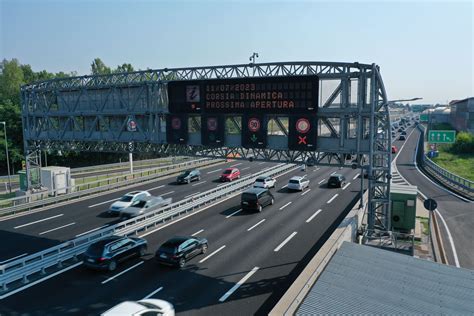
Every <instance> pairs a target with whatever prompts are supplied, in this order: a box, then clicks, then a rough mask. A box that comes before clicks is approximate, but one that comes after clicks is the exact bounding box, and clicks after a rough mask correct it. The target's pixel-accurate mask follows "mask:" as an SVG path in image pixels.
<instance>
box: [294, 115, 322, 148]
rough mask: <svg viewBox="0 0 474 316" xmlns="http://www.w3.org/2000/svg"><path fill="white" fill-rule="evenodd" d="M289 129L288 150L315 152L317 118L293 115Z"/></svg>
mask: <svg viewBox="0 0 474 316" xmlns="http://www.w3.org/2000/svg"><path fill="white" fill-rule="evenodd" d="M288 127H289V129H288V149H290V150H315V148H316V130H317V129H316V118H315V117H312V116H309V115H292V116H290V120H289V126H288Z"/></svg>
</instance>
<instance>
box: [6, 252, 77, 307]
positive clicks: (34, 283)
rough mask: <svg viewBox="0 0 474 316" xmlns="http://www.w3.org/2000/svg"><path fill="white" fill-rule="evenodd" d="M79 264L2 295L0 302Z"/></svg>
mask: <svg viewBox="0 0 474 316" xmlns="http://www.w3.org/2000/svg"><path fill="white" fill-rule="evenodd" d="M81 264H82V261H81V262H78V263H76V264H73V265H72V266H70V267H67V268H66V269H63V270H61V271H57V272H54V273H53V274H51V275H48V276H46V277H44V278H41V279H39V280H36V281H34V282H31V283H28V284H27V285H25V286H22V287H20V288H19V289H16V290H14V291H11V292H8V293H7V294H4V295H2V296H0V300H3V299H4V298H7V297H9V296H11V295H13V294H16V293H18V292H21V291H23V290H26V289H27V288H29V287H32V286H35V285H36V284H38V283H41V282H43V281H46V280H48V279H51V278H53V277H55V276H57V275H58V274H61V273H63V272H66V271H68V270H71V269H73V268H75V267H77V266H80V265H81Z"/></svg>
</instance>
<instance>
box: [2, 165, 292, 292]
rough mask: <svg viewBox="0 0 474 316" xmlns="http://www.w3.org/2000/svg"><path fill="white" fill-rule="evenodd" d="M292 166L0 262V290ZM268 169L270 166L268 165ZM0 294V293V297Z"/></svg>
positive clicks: (251, 176)
mask: <svg viewBox="0 0 474 316" xmlns="http://www.w3.org/2000/svg"><path fill="white" fill-rule="evenodd" d="M294 168H295V165H294V164H280V165H278V166H276V167H272V168H271V170H268V169H265V170H262V171H260V172H257V173H255V174H252V175H250V176H247V177H245V178H242V179H240V180H237V181H234V182H231V183H229V184H226V185H223V186H218V187H216V188H214V189H211V190H208V191H206V192H203V193H201V194H197V195H195V196H193V197H190V198H187V199H183V200H181V201H179V202H176V203H173V204H171V205H169V206H166V207H162V208H157V209H153V210H151V211H150V212H148V213H147V214H144V215H141V216H138V217H135V218H132V219H129V220H127V221H124V222H121V223H119V224H116V225H112V226H110V227H107V228H104V229H101V230H97V231H95V232H91V233H89V234H87V235H84V236H81V237H78V238H75V239H73V240H70V241H67V242H64V243H62V244H60V245H57V246H55V247H52V248H49V249H46V250H44V251H41V252H37V253H35V254H32V255H29V256H26V257H23V258H20V259H16V260H15V261H11V262H8V263H5V264H3V265H1V266H0V287H1V291H3V292H7V291H8V290H9V288H8V286H9V284H12V283H13V282H16V281H21V282H20V285H22V284H24V283H28V282H29V281H30V280H29V278H31V277H32V276H33V275H36V274H39V276H40V277H41V276H43V275H45V274H47V273H48V271H47V269H48V268H51V267H53V266H54V267H62V265H63V264H64V263H66V261H70V260H73V261H78V260H79V256H80V255H81V254H82V253H83V252H84V251H85V250H86V249H87V247H88V246H89V245H90V244H91V243H93V242H95V241H97V240H99V239H100V238H103V237H104V236H109V235H122V236H125V235H137V234H138V233H140V232H143V231H145V230H148V229H152V228H154V227H156V226H157V225H158V224H161V223H163V222H165V221H168V220H171V219H173V218H174V217H176V216H179V215H181V214H183V213H187V212H190V211H192V210H194V209H196V208H199V207H201V206H204V205H206V204H209V203H211V202H213V201H216V200H217V199H219V198H222V197H225V196H228V195H231V194H234V193H235V192H240V191H241V190H242V189H244V188H246V187H248V186H250V185H252V184H253V183H254V181H255V177H257V176H259V175H263V174H266V175H270V176H275V175H279V174H282V173H285V172H288V171H290V170H292V169H294ZM269 169H270V168H269ZM1 298H2V297H1V296H0V299H1Z"/></svg>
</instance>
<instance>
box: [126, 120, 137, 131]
mask: <svg viewBox="0 0 474 316" xmlns="http://www.w3.org/2000/svg"><path fill="white" fill-rule="evenodd" d="M127 130H128V131H129V132H135V131H136V130H137V123H136V122H135V121H134V120H129V121H128V123H127Z"/></svg>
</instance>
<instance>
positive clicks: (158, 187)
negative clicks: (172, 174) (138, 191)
mask: <svg viewBox="0 0 474 316" xmlns="http://www.w3.org/2000/svg"><path fill="white" fill-rule="evenodd" d="M164 186H165V185H164V184H163V185H159V186H157V187H154V188H151V189H148V190H147V191H153V190H156V189H161V188H162V187H164Z"/></svg>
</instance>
